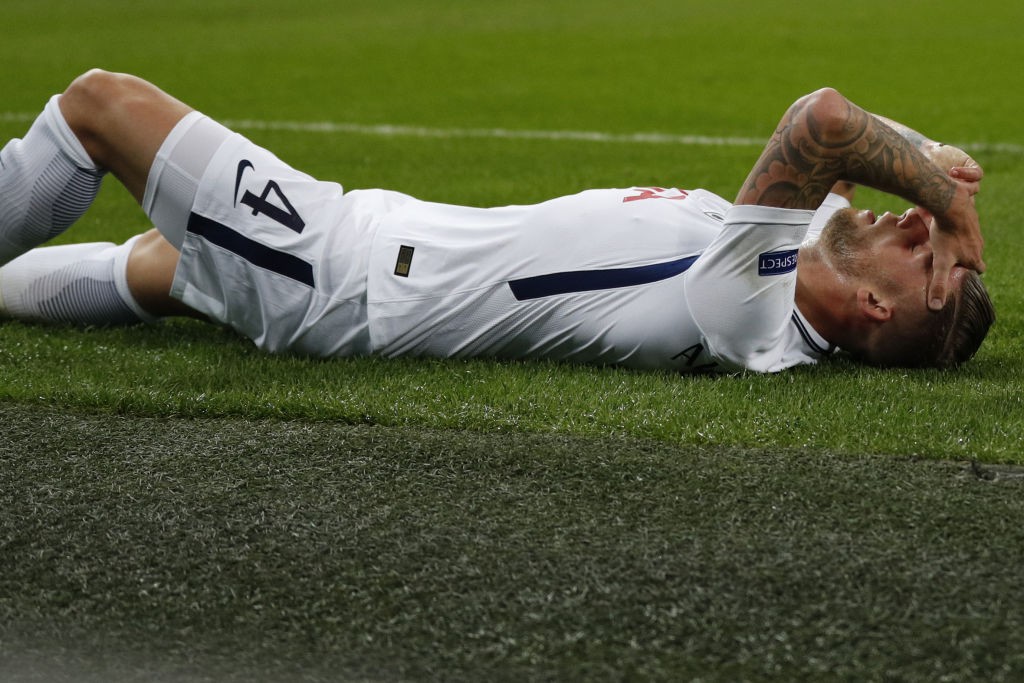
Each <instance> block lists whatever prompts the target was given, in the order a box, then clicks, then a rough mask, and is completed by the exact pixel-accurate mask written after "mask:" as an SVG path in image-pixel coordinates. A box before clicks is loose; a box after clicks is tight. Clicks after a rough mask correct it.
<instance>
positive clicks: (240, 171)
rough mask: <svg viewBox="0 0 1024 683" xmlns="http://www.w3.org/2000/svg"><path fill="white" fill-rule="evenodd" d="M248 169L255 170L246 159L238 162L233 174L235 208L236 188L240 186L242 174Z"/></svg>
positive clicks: (236, 202)
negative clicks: (236, 169) (235, 171)
mask: <svg viewBox="0 0 1024 683" xmlns="http://www.w3.org/2000/svg"><path fill="white" fill-rule="evenodd" d="M248 168H251V169H253V170H255V169H256V167H255V166H253V165H252V162H251V161H249V160H248V159H242V160H241V161H239V162H238V171H237V173H236V174H235V206H238V188H239V187H240V186H241V185H242V174H243V173H245V170H246V169H248Z"/></svg>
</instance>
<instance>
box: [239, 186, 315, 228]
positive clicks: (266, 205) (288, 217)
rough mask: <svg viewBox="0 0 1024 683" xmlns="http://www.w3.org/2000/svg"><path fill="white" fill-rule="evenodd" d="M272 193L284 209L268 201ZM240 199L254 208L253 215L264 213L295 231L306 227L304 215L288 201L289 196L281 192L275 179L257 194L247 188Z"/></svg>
mask: <svg viewBox="0 0 1024 683" xmlns="http://www.w3.org/2000/svg"><path fill="white" fill-rule="evenodd" d="M271 193H273V194H274V195H275V196H276V197H277V201H279V202H280V203H281V204H283V205H284V208H283V209H282V208H281V207H280V206H278V205H277V204H274V203H273V202H270V201H268V198H269V197H270V194H271ZM240 201H241V202H242V204H245V205H246V206H248V207H249V208H251V209H252V215H253V216H258V215H260V214H261V213H262V214H263V215H265V216H266V217H267V218H269V219H271V220H273V221H276V222H278V223H280V224H281V225H283V226H285V227H286V228H289V229H291V230H294V231H295V232H302V229H303V228H305V227H306V222H305V221H304V220H302V216H300V215H299V213H298V212H297V211H296V210H295V207H294V206H292V203H291V202H290V201H288V197H285V196H284V192H281V187H280V186H279V185H278V184H277V183H275V182H274V181H273V180H268V181H267V186H266V187H264V188H263V194H261V195H259V196H257V195H255V194H253V193H252V192H249V190H246V191H245V194H243V195H242V199H241V200H240Z"/></svg>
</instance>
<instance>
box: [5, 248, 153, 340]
mask: <svg viewBox="0 0 1024 683" xmlns="http://www.w3.org/2000/svg"><path fill="white" fill-rule="evenodd" d="M136 239H137V237H133V238H132V239H130V240H128V241H127V242H125V243H124V244H122V245H114V244H111V243H109V242H93V243H91V244H69V245H64V246H58V247H42V248H40V249H33V250H31V251H29V252H28V253H27V254H24V255H23V256H20V257H18V258H16V259H14V260H13V261H11V262H10V263H8V264H7V265H5V266H3V267H2V268H0V314H2V315H5V316H8V317H12V318H17V319H19V320H31V321H45V322H60V323H73V324H78V325H97V326H101V325H129V324H132V323H138V322H156V320H157V318H156V317H155V316H153V315H150V314H149V313H147V312H146V311H145V310H143V308H142V307H141V306H139V304H138V303H137V302H136V301H135V298H134V297H133V296H132V294H131V291H130V290H129V289H128V280H127V275H126V268H127V264H128V254H130V253H131V250H132V245H134V244H135V240H136Z"/></svg>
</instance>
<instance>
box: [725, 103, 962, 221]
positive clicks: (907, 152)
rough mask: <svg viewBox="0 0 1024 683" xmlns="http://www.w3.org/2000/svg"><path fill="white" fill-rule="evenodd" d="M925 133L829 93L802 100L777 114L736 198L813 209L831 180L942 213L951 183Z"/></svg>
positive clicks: (742, 201)
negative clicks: (927, 144) (773, 127)
mask: <svg viewBox="0 0 1024 683" xmlns="http://www.w3.org/2000/svg"><path fill="white" fill-rule="evenodd" d="M926 141H927V138H925V137H924V136H923V135H920V134H917V133H914V131H912V130H911V129H909V128H906V127H905V126H904V127H902V129H901V130H899V131H897V130H896V129H895V128H893V127H892V126H891V125H889V124H888V123H887V122H886V121H884V120H882V119H881V118H880V117H876V116H874V115H872V114H869V113H868V112H866V111H864V110H863V109H861V108H860V107H858V106H857V105H855V104H853V103H852V102H850V101H849V100H847V99H846V98H844V97H843V96H842V95H840V94H839V93H837V92H836V91H834V90H830V89H825V90H820V91H818V92H816V93H812V94H811V95H808V96H806V97H803V98H801V99H800V100H798V101H797V102H795V103H794V104H793V106H791V107H790V108H789V110H788V111H787V112H786V114H785V116H783V118H782V121H781V122H780V123H779V125H778V127H777V128H776V130H775V134H774V135H773V136H772V138H771V140H769V142H768V144H767V145H766V147H765V149H764V151H763V153H762V154H761V158H760V159H759V160H758V162H757V163H756V164H755V165H754V168H753V169H752V170H751V172H750V175H749V176H748V177H747V180H746V182H745V183H744V185H743V188H742V189H741V190H740V193H739V196H738V197H737V200H736V203H738V204H760V205H764V206H781V207H787V208H801V209H814V208H817V207H818V205H819V204H820V203H821V201H822V199H824V198H825V195H826V194H827V193H828V191H829V189H830V188H831V187H832V186H833V184H834V183H835V182H836V181H840V180H846V181H850V182H854V183H857V184H860V185H867V186H869V187H874V188H876V189H879V190H882V191H884V192H889V193H891V194H895V195H898V196H901V197H903V198H904V199H907V200H908V201H911V202H913V203H915V204H917V205H920V206H924V207H925V208H927V209H929V210H930V211H932V212H933V213H936V214H939V215H942V214H944V213H945V212H946V211H947V210H948V209H949V206H950V203H951V202H952V199H953V196H954V194H955V193H956V182H955V181H954V180H953V179H952V178H950V177H949V175H948V174H947V172H946V170H944V169H942V168H941V167H939V166H937V165H936V164H935V163H933V162H932V161H931V160H930V159H929V158H928V157H927V156H926V155H925V154H924V152H923V151H922V147H923V146H924V144H925V142H926Z"/></svg>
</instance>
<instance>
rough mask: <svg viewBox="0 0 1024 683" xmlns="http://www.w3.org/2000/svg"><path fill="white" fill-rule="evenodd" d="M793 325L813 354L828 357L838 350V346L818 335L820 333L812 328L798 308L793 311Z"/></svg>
mask: <svg viewBox="0 0 1024 683" xmlns="http://www.w3.org/2000/svg"><path fill="white" fill-rule="evenodd" d="M793 324H794V325H795V326H796V329H797V331H798V332H799V333H800V336H801V337H802V338H803V340H804V343H805V344H806V345H807V348H808V349H809V350H810V351H811V353H813V354H815V355H819V356H828V355H830V354H831V353H832V352H833V351H835V350H836V345H835V344H830V343H829V342H828V340H826V339H825V338H824V337H822V336H821V335H820V334H818V331H817V330H815V329H814V328H813V327H811V324H810V323H809V322H807V318H805V317H804V316H803V313H801V312H800V310H799V309H797V308H794V309H793Z"/></svg>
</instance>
